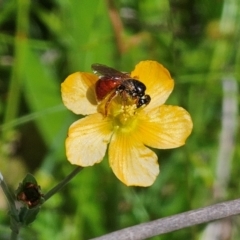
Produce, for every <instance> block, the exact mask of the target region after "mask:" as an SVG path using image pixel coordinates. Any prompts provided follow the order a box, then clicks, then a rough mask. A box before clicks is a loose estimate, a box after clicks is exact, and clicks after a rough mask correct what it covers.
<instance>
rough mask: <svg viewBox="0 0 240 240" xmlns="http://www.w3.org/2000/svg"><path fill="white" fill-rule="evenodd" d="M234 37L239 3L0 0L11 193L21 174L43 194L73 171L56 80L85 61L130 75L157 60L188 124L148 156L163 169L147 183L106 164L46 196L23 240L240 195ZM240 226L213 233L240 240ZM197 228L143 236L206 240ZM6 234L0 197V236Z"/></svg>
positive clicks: (5, 161) (83, 67)
mask: <svg viewBox="0 0 240 240" xmlns="http://www.w3.org/2000/svg"><path fill="white" fill-rule="evenodd" d="M239 40H240V2H239V0H225V1H224V0H212V1H209V0H202V1H199V0H169V1H167V0H151V1H150V0H131V1H127V0H115V1H114V0H108V1H103V0H102V1H97V0H91V1H89V0H81V1H79V0H52V1H49V0H41V1H38V0H1V1H0V119H1V138H0V170H1V172H2V173H3V175H4V177H5V179H6V181H7V183H8V184H9V186H10V188H11V189H12V190H13V191H14V189H16V188H17V186H18V184H19V182H20V181H21V180H22V178H23V177H24V176H25V174H26V173H27V172H30V173H32V174H34V176H35V177H36V178H37V180H38V183H39V184H40V185H41V188H42V191H43V192H47V191H48V190H49V189H51V188H52V187H53V186H55V184H57V183H58V182H59V181H61V179H63V178H64V177H65V176H66V175H67V174H69V173H70V172H71V171H72V170H73V169H74V168H75V167H74V166H72V165H71V164H70V163H69V162H68V161H67V160H66V157H65V148H64V141H65V138H66V135H67V130H68V127H69V126H70V124H71V123H72V122H73V121H75V120H76V119H78V118H79V116H76V115H74V114H73V113H71V112H70V111H68V110H67V109H66V108H65V107H64V106H63V104H62V101H61V95H60V83H61V82H62V81H63V80H64V79H65V78H66V77H67V75H69V74H71V73H73V72H75V71H91V69H90V66H91V64H92V63H102V64H106V65H109V66H112V67H114V68H116V69H119V70H122V71H131V70H132V69H133V68H134V66H135V65H136V64H137V63H138V62H139V61H141V60H147V59H151V60H157V61H159V62H160V63H162V64H163V65H164V66H165V67H167V68H168V69H169V71H170V72H171V75H172V76H173V78H174V79H175V89H174V91H173V93H172V95H171V96H170V98H169V99H168V101H167V104H173V105H180V106H182V107H184V108H185V109H187V110H188V111H189V112H190V114H191V116H192V119H193V123H194V129H193V133H192V135H191V136H190V138H189V139H188V141H187V143H186V145H185V146H183V147H181V148H178V149H173V150H159V151H156V152H157V154H158V155H159V161H160V165H161V174H160V175H159V176H158V178H157V180H156V182H155V183H154V184H153V185H152V186H151V187H149V188H139V187H138V188H137V187H136V188H135V187H126V186H125V185H123V184H122V183H121V182H120V181H119V180H118V179H117V178H116V177H115V176H114V174H113V173H112V171H111V169H110V168H109V165H108V161H107V159H104V161H103V162H101V163H100V164H98V165H95V166H93V167H89V168H86V169H84V170H83V171H82V172H80V173H79V174H78V175H77V176H76V177H75V178H74V179H73V180H72V181H71V182H70V183H69V184H68V185H67V186H66V187H65V188H64V189H63V191H61V192H60V193H59V194H57V195H55V196H54V197H53V198H51V199H50V200H48V201H47V202H46V203H45V204H44V205H43V207H42V209H41V212H40V214H39V215H38V218H37V220H36V221H35V222H34V223H33V224H31V226H30V227H28V228H27V229H23V230H22V231H21V235H22V237H23V238H22V239H36V240H47V239H57V240H65V239H70V240H75V239H89V238H92V237H97V236H100V235H102V234H106V233H109V232H111V231H114V230H117V229H121V228H124V227H128V226H132V225H134V224H139V223H143V222H146V221H150V220H154V219H157V218H161V217H165V216H170V215H172V214H177V213H180V212H183V211H187V210H191V209H194V208H199V207H204V206H207V205H209V204H213V203H215V202H219V201H224V200H229V199H234V198H238V197H239V193H240V184H239V173H240V167H239V157H240V148H239V147H238V145H237V142H238V140H239V137H240V136H239V129H238V121H239V116H238V108H239V104H238V103H239V97H238V83H239V80H240V41H239ZM221 224H222V225H221ZM239 224H240V218H239V217H235V218H232V219H227V220H225V221H223V222H221V223H220V226H221V227H220V228H219V229H223V228H224V226H225V227H226V226H227V228H224V229H227V230H226V231H225V233H227V234H228V235H227V236H228V238H226V239H234V240H235V239H240V231H239ZM206 227H207V225H199V226H195V227H192V228H187V229H183V230H179V231H176V232H173V233H169V234H165V235H162V236H159V237H155V238H152V239H161V240H167V239H171V240H175V239H176V240H179V239H180V240H182V239H194V240H195V239H201V240H206V239H207V237H206V236H207V234H208V231H213V232H214V231H215V232H217V231H218V230H216V229H215V230H211V228H207V229H208V230H206ZM208 227H209V225H208ZM209 229H210V230H209ZM9 232H10V230H9V218H8V216H7V204H6V199H5V196H4V195H3V193H2V191H0V239H8V236H9ZM222 239H223V238H222Z"/></svg>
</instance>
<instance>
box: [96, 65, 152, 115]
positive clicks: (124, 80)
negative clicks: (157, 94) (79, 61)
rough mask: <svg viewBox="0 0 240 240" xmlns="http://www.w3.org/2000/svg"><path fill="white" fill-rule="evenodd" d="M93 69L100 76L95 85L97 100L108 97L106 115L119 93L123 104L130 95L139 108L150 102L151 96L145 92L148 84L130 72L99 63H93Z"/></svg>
mask: <svg viewBox="0 0 240 240" xmlns="http://www.w3.org/2000/svg"><path fill="white" fill-rule="evenodd" d="M92 69H93V72H94V73H95V74H98V75H99V76H100V77H99V79H98V81H97V82H96V85H95V93H96V97H97V100H98V101H102V100H103V99H105V98H106V97H108V99H107V101H106V104H105V115H106V116H107V111H108V107H109V104H110V103H111V101H112V100H113V99H114V98H115V97H116V96H117V95H120V96H121V98H122V99H123V104H124V103H125V102H126V100H127V98H128V97H130V98H131V99H133V100H134V101H135V103H136V107H137V108H140V107H141V106H143V105H147V104H149V103H150V101H151V97H150V96H149V95H146V94H145V91H146V86H145V85H144V84H143V83H142V82H140V81H139V80H137V79H134V78H131V76H130V75H129V73H124V72H120V71H118V70H116V69H114V68H111V67H108V66H106V65H103V64H99V63H94V64H92Z"/></svg>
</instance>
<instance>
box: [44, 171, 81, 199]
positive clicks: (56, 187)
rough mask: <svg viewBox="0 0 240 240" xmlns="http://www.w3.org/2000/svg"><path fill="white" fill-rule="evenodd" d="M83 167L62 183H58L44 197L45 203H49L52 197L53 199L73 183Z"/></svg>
mask: <svg viewBox="0 0 240 240" xmlns="http://www.w3.org/2000/svg"><path fill="white" fill-rule="evenodd" d="M82 169H83V167H77V168H75V169H74V170H73V171H72V172H71V173H70V174H69V175H68V176H67V177H65V178H64V179H63V180H62V181H61V182H60V183H58V184H57V185H56V186H55V187H54V188H53V189H51V190H50V191H49V192H47V193H46V194H45V196H44V199H45V201H47V200H48V199H49V198H50V197H52V196H53V195H54V194H55V193H57V192H59V191H60V190H61V189H62V188H63V187H64V186H65V185H66V184H67V183H68V182H70V181H71V179H72V178H74V177H75V176H76V175H77V174H78V173H79V172H80V171H81V170H82Z"/></svg>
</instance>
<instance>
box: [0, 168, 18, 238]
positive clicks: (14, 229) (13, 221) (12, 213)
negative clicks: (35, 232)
mask: <svg viewBox="0 0 240 240" xmlns="http://www.w3.org/2000/svg"><path fill="white" fill-rule="evenodd" d="M0 186H1V188H2V190H3V192H4V194H5V196H6V198H7V201H8V204H9V208H10V218H11V229H12V233H11V238H10V239H11V240H16V239H18V233H19V225H18V222H17V219H18V211H17V209H16V206H15V201H14V197H13V195H12V193H11V192H10V191H9V189H8V186H7V184H6V183H5V181H4V178H3V175H2V173H1V172H0Z"/></svg>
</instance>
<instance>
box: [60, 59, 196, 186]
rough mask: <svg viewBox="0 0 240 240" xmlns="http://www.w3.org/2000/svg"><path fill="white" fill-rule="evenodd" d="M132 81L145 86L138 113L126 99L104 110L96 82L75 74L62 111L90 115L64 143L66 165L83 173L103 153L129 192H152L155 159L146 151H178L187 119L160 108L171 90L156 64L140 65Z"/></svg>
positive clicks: (68, 84) (165, 73) (175, 110)
mask: <svg viewBox="0 0 240 240" xmlns="http://www.w3.org/2000/svg"><path fill="white" fill-rule="evenodd" d="M131 77H132V78H134V79H138V80H139V81H141V82H142V83H144V84H145V85H146V94H147V95H150V97H151V101H150V103H149V104H148V105H146V106H142V107H140V108H137V107H136V101H135V100H133V99H131V98H130V97H128V98H127V100H126V99H123V96H120V94H118V96H117V97H115V98H113V100H112V101H111V102H110V103H109V104H108V111H107V116H105V114H104V107H105V104H106V102H107V98H106V99H104V100H102V102H101V103H97V101H96V96H95V83H96V82H97V80H98V76H96V75H95V74H91V73H84V72H76V73H73V74H71V75H69V76H68V77H67V78H66V79H65V81H64V82H63V83H62V85H61V91H62V99H63V102H64V105H65V106H66V107H67V108H68V109H70V110H71V111H73V112H74V113H76V114H81V115H88V116H86V117H84V118H82V119H80V120H78V121H76V122H74V123H73V124H72V125H71V126H70V128H69V132H68V137H67V139H66V152H67V158H68V160H69V161H70V162H71V163H72V164H75V165H79V166H82V167H87V166H92V165H94V164H96V163H99V162H100V161H101V160H102V159H103V157H104V155H105V153H106V150H107V147H108V144H109V148H108V158H109V163H110V166H111V168H112V170H113V172H114V174H115V175H116V176H117V177H118V178H119V179H120V180H121V181H122V182H123V183H125V184H126V185H128V186H131V185H132V186H150V185H152V184H153V182H154V181H155V179H156V177H157V175H158V174H159V165H158V159H157V155H156V154H155V153H154V152H153V151H152V150H151V149H149V148H148V147H147V146H149V147H152V148H158V149H169V148H176V147H179V146H182V145H183V144H184V143H185V140H186V139H187V137H188V136H189V135H190V133H191V131H192V120H191V117H190V115H189V113H188V112H187V111H186V110H184V109H183V108H181V107H177V106H170V105H164V103H165V101H166V99H167V98H168V96H169V95H170V93H171V92H172V90H173V86H174V81H173V79H172V78H171V76H170V74H169V72H168V70H167V69H166V68H164V67H163V66H162V65H161V64H159V63H157V62H155V61H142V62H140V63H139V64H137V65H136V67H135V69H134V70H133V71H132V72H131Z"/></svg>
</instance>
